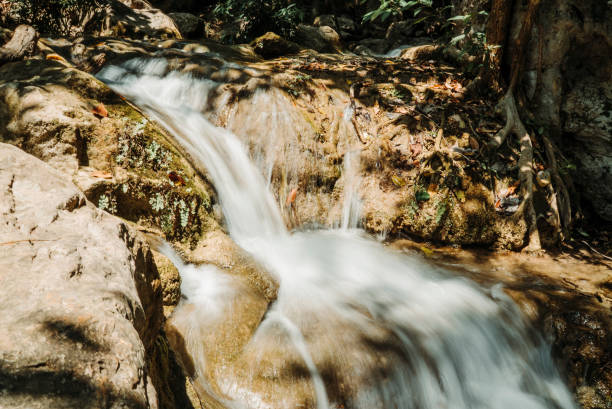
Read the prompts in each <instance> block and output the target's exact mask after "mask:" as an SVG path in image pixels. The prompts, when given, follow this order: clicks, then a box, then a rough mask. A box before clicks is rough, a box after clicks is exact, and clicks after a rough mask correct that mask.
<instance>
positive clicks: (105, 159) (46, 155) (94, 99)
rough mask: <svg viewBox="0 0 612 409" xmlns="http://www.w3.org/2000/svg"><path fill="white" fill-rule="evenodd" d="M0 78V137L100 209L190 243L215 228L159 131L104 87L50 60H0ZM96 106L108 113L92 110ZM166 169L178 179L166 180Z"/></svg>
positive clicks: (205, 200) (197, 182)
mask: <svg viewBox="0 0 612 409" xmlns="http://www.w3.org/2000/svg"><path fill="white" fill-rule="evenodd" d="M0 78H1V80H0V101H1V103H0V142H8V143H11V144H13V145H16V146H18V147H19V148H21V149H23V150H25V151H26V152H28V153H30V154H32V155H34V156H36V157H38V158H39V159H42V160H43V161H45V162H47V163H49V164H50V165H51V166H53V167H54V168H56V169H58V170H60V171H62V172H63V173H64V174H65V177H66V178H67V179H68V180H71V179H72V180H73V181H74V182H75V183H77V185H78V186H79V187H80V188H81V189H82V190H83V192H84V193H85V195H86V196H87V198H88V199H89V200H90V201H92V202H93V203H94V204H96V205H98V206H99V207H100V208H102V209H103V210H106V211H108V212H110V213H113V214H115V215H118V216H120V217H122V218H124V219H127V220H130V221H132V222H135V223H138V224H139V225H140V226H142V227H143V228H145V229H147V230H151V229H153V230H154V231H157V232H159V233H160V234H163V235H165V236H166V238H167V239H169V240H174V241H185V242H192V243H196V242H197V240H198V238H199V237H200V235H201V234H202V233H203V229H204V231H205V230H207V229H208V228H215V226H216V223H215V222H214V219H212V217H211V216H210V215H209V210H210V211H212V208H211V205H212V203H211V195H212V194H213V190H212V188H211V187H210V186H209V185H208V184H207V183H206V182H205V181H203V180H202V179H201V177H200V176H199V175H198V173H197V172H196V171H195V169H193V167H192V166H191V165H190V164H189V163H188V162H187V161H186V160H185V159H184V158H183V156H182V155H181V154H180V152H179V151H178V150H177V149H176V148H175V147H174V145H173V144H172V143H171V139H170V137H169V136H168V135H167V134H166V133H165V131H163V130H162V129H161V128H159V127H157V125H155V124H154V123H152V122H151V121H149V120H148V119H147V118H145V117H144V116H143V115H142V114H141V113H139V112H138V111H136V110H135V109H134V108H132V107H131V106H130V105H129V104H127V103H126V102H125V101H124V100H122V99H121V98H119V96H117V95H116V94H115V93H114V92H113V91H112V90H110V89H109V88H108V87H107V86H106V85H105V84H103V83H102V82H100V81H98V80H97V79H95V78H94V77H92V76H91V75H89V74H86V73H84V72H82V71H79V70H77V69H75V68H73V67H69V66H68V64H67V63H61V62H58V61H52V60H48V61H45V60H42V61H25V62H19V63H11V64H5V65H4V66H2V67H0ZM100 104H103V106H104V107H105V109H106V110H107V111H108V117H104V118H98V117H96V116H95V115H94V113H93V112H92V110H93V108H94V107H96V106H98V105H100ZM96 172H98V173H100V172H101V173H102V174H108V175H109V176H110V177H109V178H100V177H99V176H96V175H97V173H96ZM171 172H174V174H177V175H180V176H181V178H182V179H183V181H184V183H183V184H179V185H176V184H173V183H171V182H172V181H171V180H170V178H169V176H168V174H169V173H171ZM205 226H207V227H205Z"/></svg>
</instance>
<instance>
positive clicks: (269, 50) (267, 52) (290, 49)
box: [251, 32, 300, 58]
mask: <svg viewBox="0 0 612 409" xmlns="http://www.w3.org/2000/svg"><path fill="white" fill-rule="evenodd" d="M251 46H252V47H253V49H254V50H255V52H256V53H257V54H259V55H261V56H262V57H264V58H276V57H280V56H282V55H289V54H295V53H296V52H298V51H299V50H300V47H299V46H298V45H297V44H295V43H293V42H291V41H288V40H285V39H284V38H283V37H281V36H279V35H278V34H276V33H273V32H268V33H266V34H264V35H262V36H260V37H257V38H256V39H255V40H254V41H253V42H252V43H251Z"/></svg>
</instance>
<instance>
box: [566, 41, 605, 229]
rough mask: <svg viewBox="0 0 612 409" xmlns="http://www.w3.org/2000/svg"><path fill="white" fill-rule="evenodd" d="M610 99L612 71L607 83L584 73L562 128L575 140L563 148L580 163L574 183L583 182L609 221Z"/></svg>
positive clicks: (586, 192) (588, 195) (570, 96)
mask: <svg viewBox="0 0 612 409" xmlns="http://www.w3.org/2000/svg"><path fill="white" fill-rule="evenodd" d="M610 52H612V48H611V49H610ZM611 64H612V60H611ZM610 101H612V72H611V74H610V78H609V79H608V81H607V82H606V81H603V82H599V81H596V80H595V79H593V78H589V77H587V76H586V75H585V77H584V78H583V79H580V80H578V81H576V83H575V85H574V86H573V87H572V89H571V90H570V91H569V92H568V93H567V94H566V96H565V99H564V102H563V105H562V106H561V110H562V111H561V112H562V113H563V117H564V118H565V121H564V124H563V131H564V132H565V133H566V134H567V135H568V137H569V136H570V135H571V139H572V140H571V141H567V143H566V144H565V146H564V148H565V149H566V151H569V154H570V157H573V158H574V161H575V162H576V165H577V172H576V173H575V183H577V184H578V185H580V187H581V188H582V191H583V196H584V199H586V200H587V201H588V202H589V203H591V205H592V207H593V209H594V210H595V212H596V213H597V215H598V216H599V217H601V218H603V219H604V220H607V221H612V106H611V105H610ZM568 139H569V138H568ZM568 148H569V149H568Z"/></svg>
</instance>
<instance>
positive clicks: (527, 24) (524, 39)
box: [509, 0, 542, 90]
mask: <svg viewBox="0 0 612 409" xmlns="http://www.w3.org/2000/svg"><path fill="white" fill-rule="evenodd" d="M541 2H542V1H541V0H530V1H529V6H528V7H527V13H526V14H525V16H524V17H523V24H522V26H521V31H520V33H519V36H518V39H517V41H516V49H515V52H514V53H513V55H512V65H511V67H512V71H511V72H512V74H511V78H510V86H509V88H510V89H511V90H514V89H515V88H516V85H517V83H518V80H519V78H520V76H521V74H522V72H523V66H524V65H525V59H526V58H527V47H528V46H529V40H530V39H531V30H532V29H533V22H534V21H535V16H536V13H537V11H538V8H539V7H540V3H541Z"/></svg>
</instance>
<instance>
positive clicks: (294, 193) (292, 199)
mask: <svg viewBox="0 0 612 409" xmlns="http://www.w3.org/2000/svg"><path fill="white" fill-rule="evenodd" d="M296 197H297V187H294V188H293V189H292V190H291V192H289V194H288V195H287V200H286V201H285V205H286V206H289V205H290V204H292V203H293V202H295V198H296Z"/></svg>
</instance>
